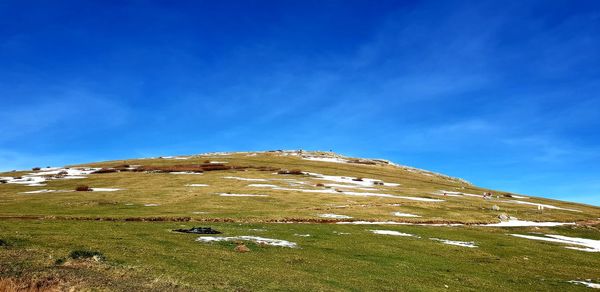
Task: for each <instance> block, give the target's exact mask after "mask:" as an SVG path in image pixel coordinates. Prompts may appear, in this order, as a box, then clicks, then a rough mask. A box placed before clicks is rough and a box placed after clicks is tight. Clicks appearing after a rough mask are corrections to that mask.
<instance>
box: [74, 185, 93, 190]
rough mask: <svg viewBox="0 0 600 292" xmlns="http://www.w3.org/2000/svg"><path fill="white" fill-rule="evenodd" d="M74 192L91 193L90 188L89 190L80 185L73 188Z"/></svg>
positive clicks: (87, 187)
mask: <svg viewBox="0 0 600 292" xmlns="http://www.w3.org/2000/svg"><path fill="white" fill-rule="evenodd" d="M75 190H76V191H78V192H91V191H92V188H90V187H89V186H83V185H82V186H77V187H76V188H75Z"/></svg>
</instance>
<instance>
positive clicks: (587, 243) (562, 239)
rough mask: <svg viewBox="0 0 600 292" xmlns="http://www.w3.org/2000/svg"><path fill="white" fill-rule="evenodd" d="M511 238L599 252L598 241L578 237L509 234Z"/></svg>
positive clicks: (599, 243)
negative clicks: (554, 243)
mask: <svg viewBox="0 0 600 292" xmlns="http://www.w3.org/2000/svg"><path fill="white" fill-rule="evenodd" d="M511 235H512V236H516V237H521V238H527V239H533V240H542V241H550V242H557V243H564V244H569V245H578V246H584V247H576V246H567V247H566V248H569V249H576V250H581V251H588V252H600V240H594V239H586V238H578V237H568V236H563V235H555V234H546V237H543V236H534V235H524V234H511Z"/></svg>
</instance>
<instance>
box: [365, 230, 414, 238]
mask: <svg viewBox="0 0 600 292" xmlns="http://www.w3.org/2000/svg"><path fill="white" fill-rule="evenodd" d="M371 232H373V233H375V234H383V235H395V236H414V237H418V236H416V235H414V234H409V233H403V232H398V231H393V230H371Z"/></svg>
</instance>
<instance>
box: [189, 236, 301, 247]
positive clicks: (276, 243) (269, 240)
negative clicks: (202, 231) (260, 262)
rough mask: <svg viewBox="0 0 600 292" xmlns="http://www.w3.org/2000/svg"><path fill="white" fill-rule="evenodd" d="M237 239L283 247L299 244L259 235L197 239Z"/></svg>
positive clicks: (200, 239) (198, 239)
mask: <svg viewBox="0 0 600 292" xmlns="http://www.w3.org/2000/svg"><path fill="white" fill-rule="evenodd" d="M236 240H248V241H253V242H256V243H258V244H266V245H272V246H281V247H290V248H295V247H297V244H296V243H295V242H290V241H287V240H281V239H272V238H264V237H258V236H231V237H224V236H202V237H198V238H197V239H196V241H200V242H217V241H236Z"/></svg>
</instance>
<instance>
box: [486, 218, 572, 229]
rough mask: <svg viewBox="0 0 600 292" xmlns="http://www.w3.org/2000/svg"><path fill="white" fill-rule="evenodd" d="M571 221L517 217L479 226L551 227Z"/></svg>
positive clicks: (569, 223) (568, 223)
mask: <svg viewBox="0 0 600 292" xmlns="http://www.w3.org/2000/svg"><path fill="white" fill-rule="evenodd" d="M574 224H575V223H573V222H535V221H524V220H518V219H510V220H508V221H503V222H500V223H492V224H483V225H480V226H489V227H527V226H539V227H552V226H561V225H574Z"/></svg>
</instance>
